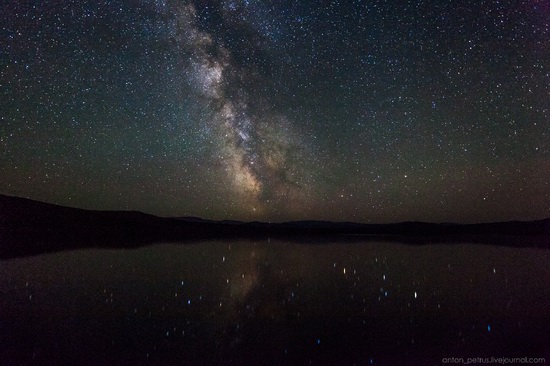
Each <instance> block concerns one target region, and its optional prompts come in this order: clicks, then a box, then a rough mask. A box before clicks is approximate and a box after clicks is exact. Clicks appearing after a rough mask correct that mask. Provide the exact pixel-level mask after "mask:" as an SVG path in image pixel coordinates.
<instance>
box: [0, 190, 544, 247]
mask: <svg viewBox="0 0 550 366" xmlns="http://www.w3.org/2000/svg"><path fill="white" fill-rule="evenodd" d="M236 238H244V239H246V238H249V239H262V238H280V239H284V240H292V241H299V242H304V241H307V242H313V243H322V242H327V241H346V242H348V241H367V240H378V241H380V240H389V241H401V242H407V243H429V242H479V243H491V244H499V245H512V246H537V247H545V248H548V247H550V219H544V220H537V221H529V222H521V221H512V222H499V223H487V224H472V225H458V224H447V223H446V224H432V223H424V222H403V223H396V224H380V225H373V224H359V223H352V222H326V221H294V222H284V223H262V222H252V223H246V222H239V221H229V220H227V221H212V220H205V219H201V218H197V217H179V218H162V217H157V216H153V215H149V214H145V213H142V212H137V211H93V210H84V209H79V208H70V207H64V206H59V205H54V204H49V203H44V202H38V201H34V200H30V199H26V198H20V197H12V196H6V195H0V257H9V256H16V255H25V254H31V253H40V252H44V251H51V250H62V249H68V248H77V247H89V246H98V247H108V246H113V247H136V246H139V245H144V244H148V243H155V242H167V241H171V242H186V241H192V242H196V241H201V240H214V239H215V240H224V239H236Z"/></svg>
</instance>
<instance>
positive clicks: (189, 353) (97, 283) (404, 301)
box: [0, 240, 550, 365]
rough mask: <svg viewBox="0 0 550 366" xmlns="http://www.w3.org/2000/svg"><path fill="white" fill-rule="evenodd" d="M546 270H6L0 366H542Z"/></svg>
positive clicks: (75, 264) (114, 261)
mask: <svg viewBox="0 0 550 366" xmlns="http://www.w3.org/2000/svg"><path fill="white" fill-rule="evenodd" d="M549 263H550V251H549V250H545V249H532V248H520V249H518V248H509V247H496V246H486V245H473V244H468V243H464V244H440V245H425V246H410V245H402V244H398V243H376V242H366V243H354V244H345V243H334V244H318V245H317V244H296V243H285V242H280V241H275V240H271V241H269V242H268V241H265V242H250V241H241V242H238V241H233V242H207V243H198V244H192V245H189V244H182V245H175V244H163V245H155V246H149V247H144V248H140V249H135V250H122V249H121V250H103V249H90V250H77V251H68V252H60V253H53V254H45V255H40V256H33V257H26V258H17V259H10V260H3V261H0V360H2V364H21V363H22V364H89V365H97V364H113V365H120V364H127V365H136V364H151V365H153V364H156V365H165V364H177V365H180V364H192V365H201V364H234V365H241V364H247V365H254V364H309V363H311V364H341V365H348V364H349V365H352V364H358V365H368V364H375V365H395V364H404V365H407V364H409V365H417V364H423V365H431V364H433V365H442V364H443V362H442V359H443V358H447V357H463V358H465V359H466V358H469V357H503V356H507V357H546V360H547V362H550V335H549V334H550V266H549Z"/></svg>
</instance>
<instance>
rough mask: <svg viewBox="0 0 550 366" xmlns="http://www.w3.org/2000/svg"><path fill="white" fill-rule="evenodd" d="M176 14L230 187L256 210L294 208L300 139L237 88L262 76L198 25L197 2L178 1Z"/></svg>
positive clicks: (299, 190)
mask: <svg viewBox="0 0 550 366" xmlns="http://www.w3.org/2000/svg"><path fill="white" fill-rule="evenodd" d="M177 14H178V15H177V19H176V21H177V24H178V26H179V28H178V31H177V40H178V42H179V43H180V44H181V46H182V48H183V49H184V50H185V51H186V52H189V53H190V54H191V56H190V58H189V59H190V61H189V62H190V64H191V65H190V67H189V69H190V70H191V72H190V73H189V74H188V77H189V80H190V82H191V84H192V85H194V86H195V88H196V91H197V93H198V94H200V95H201V96H202V98H203V99H202V102H204V103H206V104H207V106H208V107H209V108H210V109H211V110H212V113H211V115H210V116H209V120H208V121H207V122H206V123H207V124H209V125H210V129H211V131H212V132H213V133H215V134H217V137H218V139H217V140H218V141H220V142H221V143H220V146H219V153H218V155H217V158H218V159H219V160H220V161H221V162H222V165H223V169H224V170H225V174H226V175H227V176H228V177H229V178H230V182H231V184H232V187H233V189H234V191H235V192H236V193H237V194H239V195H240V199H241V200H243V202H246V203H247V204H248V207H249V210H250V211H251V212H256V211H257V214H261V213H263V211H264V210H265V209H266V208H269V210H270V211H272V212H273V211H276V210H278V209H282V208H283V207H284V210H285V211H288V210H290V211H292V210H293V209H296V208H297V207H295V206H296V200H299V199H300V197H303V196H304V194H305V191H306V187H305V185H304V182H303V174H302V172H300V173H299V172H298V170H297V169H296V168H295V164H294V162H293V160H294V159H297V158H299V155H300V154H303V153H304V150H303V149H302V147H303V146H304V144H303V143H301V142H300V141H298V139H297V136H296V134H295V133H293V132H292V127H291V125H290V123H289V121H288V120H287V119H286V118H285V117H284V116H282V115H280V114H277V113H274V112H272V111H270V109H269V108H267V107H266V105H267V104H268V103H265V101H264V100H261V99H260V100H258V99H257V98H258V97H257V96H255V95H249V93H248V92H247V91H246V90H245V88H242V87H239V85H240V84H246V83H247V79H249V78H250V79H254V80H255V81H256V82H257V81H258V80H257V79H258V78H260V76H258V75H257V73H254V72H253V71H250V70H247V69H246V68H245V67H242V66H240V65H237V64H236V62H235V61H234V59H233V56H232V54H231V52H230V51H229V50H228V49H227V48H226V47H224V46H223V45H221V44H217V42H216V40H215V38H214V37H213V36H212V35H211V34H209V33H207V32H206V31H202V30H199V28H198V26H197V24H196V10H195V7H194V6H193V5H192V4H188V5H186V6H182V7H181V8H180V9H179V12H178V13H177ZM291 154H292V155H293V156H291Z"/></svg>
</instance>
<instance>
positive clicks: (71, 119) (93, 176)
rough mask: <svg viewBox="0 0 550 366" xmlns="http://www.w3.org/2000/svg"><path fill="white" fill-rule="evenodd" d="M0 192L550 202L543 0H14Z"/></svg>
mask: <svg viewBox="0 0 550 366" xmlns="http://www.w3.org/2000/svg"><path fill="white" fill-rule="evenodd" d="M0 24H1V33H0V43H1V49H0V93H1V99H0V103H1V104H0V119H1V121H0V192H1V193H4V194H10V195H17V196H23V197H28V198H32V199H37V200H42V201H47V202H52V203H57V204H62V205H68V206H75V207H82V208H90V209H116V210H139V211H143V212H147V213H152V214H156V215H161V216H200V217H204V218H211V219H238V220H262V221H285V220H300V219H322V220H335V221H358V222H373V223H374V222H397V221H405V220H421V221H433V222H484V221H501V220H517V219H519V220H530V219H540V218H544V217H550V2H548V1H546V0H517V1H508V0H502V1H499V0H494V1H493V0H491V1H483V0H481V1H480V0H470V1H429V0H426V1H422V0H419V1H412V0H411V1H394V0H385V1H384V0H379V1H377V0H373V1H351V0H350V1H343V0H341V1H305V0H304V1H253V0H243V1H239V0H234V1H170V0H157V1H152V0H150V1H146V0H141V1H138V0H113V1H107V0H78V1H77V0H74V1H60V0H43V1H27V0H23V1H15V0H7V1H4V2H2V5H0Z"/></svg>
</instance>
